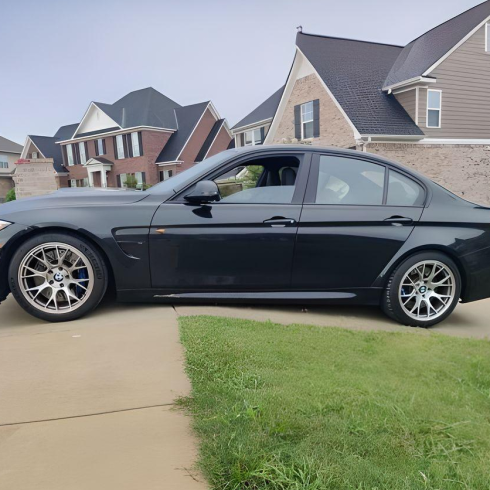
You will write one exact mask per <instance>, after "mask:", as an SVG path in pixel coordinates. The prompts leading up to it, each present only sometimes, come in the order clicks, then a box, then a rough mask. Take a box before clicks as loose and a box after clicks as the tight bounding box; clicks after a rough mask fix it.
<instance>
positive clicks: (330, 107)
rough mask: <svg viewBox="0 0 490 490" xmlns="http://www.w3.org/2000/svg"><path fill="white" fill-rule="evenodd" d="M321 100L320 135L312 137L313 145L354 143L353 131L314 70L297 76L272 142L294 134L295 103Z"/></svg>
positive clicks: (288, 137) (341, 145) (290, 137)
mask: <svg viewBox="0 0 490 490" xmlns="http://www.w3.org/2000/svg"><path fill="white" fill-rule="evenodd" d="M315 99H319V100H320V137H319V138H313V139H312V140H311V142H312V145H316V146H339V147H341V148H349V147H352V146H355V145H356V141H355V138H354V131H353V130H352V128H351V126H350V125H349V123H348V122H347V121H346V119H345V117H344V116H343V114H342V113H341V112H340V111H339V109H338V108H337V106H336V105H335V103H334V101H333V100H332V99H331V97H330V96H329V95H328V93H327V92H326V90H325V89H324V87H323V85H322V84H321V82H320V80H319V79H318V77H317V75H316V74H312V75H308V76H306V77H304V78H300V79H299V80H296V83H295V84H294V87H293V90H292V92H291V96H290V97H289V100H288V102H287V105H286V108H285V110H284V114H283V116H282V119H281V121H280V122H279V126H278V128H277V131H276V134H275V135H274V139H273V141H272V144H281V143H282V142H283V139H286V140H291V139H292V138H294V137H295V136H294V106H296V105H298V104H304V103H305V102H310V101H312V100H315Z"/></svg>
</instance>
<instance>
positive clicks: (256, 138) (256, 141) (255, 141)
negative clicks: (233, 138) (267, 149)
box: [243, 128, 264, 146]
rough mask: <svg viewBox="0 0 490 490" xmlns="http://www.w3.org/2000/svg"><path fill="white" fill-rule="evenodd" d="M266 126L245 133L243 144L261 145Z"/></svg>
mask: <svg viewBox="0 0 490 490" xmlns="http://www.w3.org/2000/svg"><path fill="white" fill-rule="evenodd" d="M263 131H264V128H259V129H252V130H251V131H245V133H243V146H255V145H261V144H262V140H263Z"/></svg>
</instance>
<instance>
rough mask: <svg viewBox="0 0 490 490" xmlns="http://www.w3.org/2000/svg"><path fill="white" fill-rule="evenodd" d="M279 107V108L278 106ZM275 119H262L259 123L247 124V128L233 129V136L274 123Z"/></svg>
mask: <svg viewBox="0 0 490 490" xmlns="http://www.w3.org/2000/svg"><path fill="white" fill-rule="evenodd" d="M278 107H279V106H278ZM273 119H274V118H273V117H269V118H267V119H262V120H261V121H257V122H254V123H250V124H246V125H245V126H239V127H238V128H235V127H233V128H232V129H231V131H232V134H233V136H236V135H237V134H238V133H241V132H243V131H246V130H247V129H250V128H253V127H254V126H257V125H261V126H264V125H265V124H267V123H268V122H270V121H272V120H273Z"/></svg>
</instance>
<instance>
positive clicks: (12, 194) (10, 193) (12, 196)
mask: <svg viewBox="0 0 490 490" xmlns="http://www.w3.org/2000/svg"><path fill="white" fill-rule="evenodd" d="M15 200H16V197H15V189H14V188H12V189H10V190H9V191H8V192H7V195H6V196H5V202H10V201H15Z"/></svg>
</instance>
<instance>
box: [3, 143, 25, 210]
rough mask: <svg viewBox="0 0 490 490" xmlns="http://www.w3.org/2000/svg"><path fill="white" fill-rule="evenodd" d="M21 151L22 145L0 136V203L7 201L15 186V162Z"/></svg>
mask: <svg viewBox="0 0 490 490" xmlns="http://www.w3.org/2000/svg"><path fill="white" fill-rule="evenodd" d="M21 153H22V146H21V145H18V144H17V143H14V142H13V141H10V140H8V139H7V138H3V137H2V136H0V203H2V202H4V201H5V196H6V195H7V192H8V191H9V190H10V189H12V187H14V181H13V180H12V174H13V173H14V170H15V166H14V163H15V161H16V160H17V159H18V158H19V157H20V155H21Z"/></svg>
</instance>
